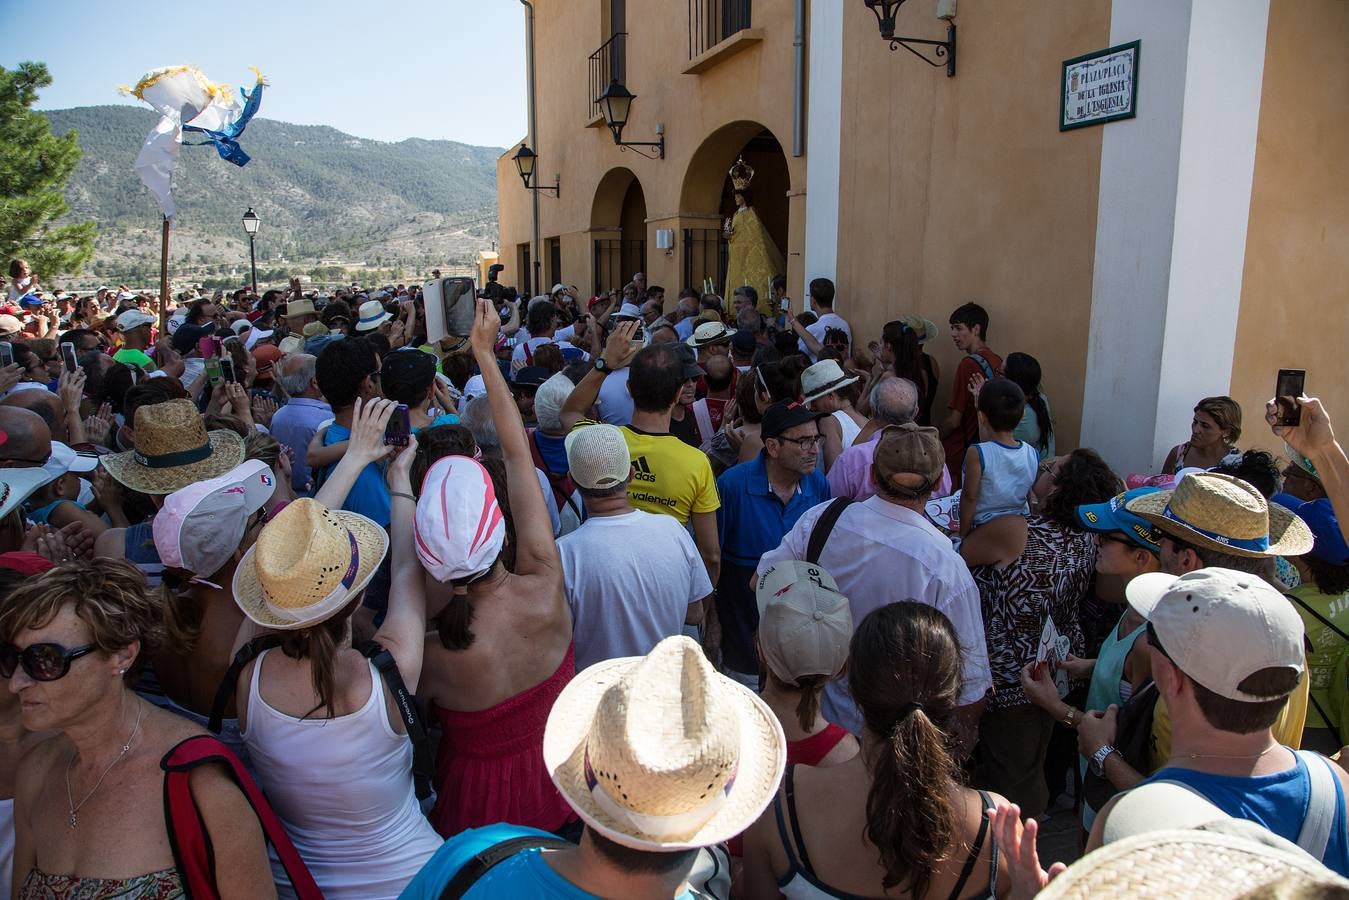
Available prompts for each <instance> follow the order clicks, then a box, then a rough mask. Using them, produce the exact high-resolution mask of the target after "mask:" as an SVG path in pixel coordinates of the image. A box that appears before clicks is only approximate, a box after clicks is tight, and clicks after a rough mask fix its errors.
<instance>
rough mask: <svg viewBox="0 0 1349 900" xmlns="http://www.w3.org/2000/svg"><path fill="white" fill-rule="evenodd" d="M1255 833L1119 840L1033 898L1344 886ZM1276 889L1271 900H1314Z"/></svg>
mask: <svg viewBox="0 0 1349 900" xmlns="http://www.w3.org/2000/svg"><path fill="white" fill-rule="evenodd" d="M1261 832H1264V829H1263V828H1261V827H1260V826H1259V825H1256V824H1255V823H1253V822H1246V821H1232V822H1213V823H1210V824H1209V825H1207V826H1205V829H1204V830H1202V831H1201V830H1197V829H1170V830H1166V831H1152V832H1148V833H1147V834H1139V835H1135V836H1133V837H1128V838H1124V839H1123V840H1120V841H1115V842H1114V843H1111V844H1106V845H1105V846H1103V847H1100V848H1099V849H1097V850H1094V851H1092V852H1091V853H1088V854H1087V855H1086V856H1084V857H1082V858H1081V859H1079V860H1078V861H1077V862H1075V863H1073V864H1072V865H1071V866H1069V867H1068V869H1067V870H1066V871H1064V872H1063V873H1062V874H1060V875H1059V876H1058V877H1056V878H1055V879H1054V880H1053V881H1051V882H1050V883H1049V884H1048V885H1047V886H1046V887H1045V888H1044V889H1043V890H1041V891H1040V893H1039V894H1037V895H1036V896H1037V897H1040V898H1044V900H1068V898H1082V900H1088V898H1090V900H1095V898H1098V897H1129V898H1133V900H1149V898H1158V900H1161V898H1167V900H1170V898H1172V897H1186V898H1195V900H1228V898H1236V897H1243V896H1247V895H1248V894H1250V893H1251V892H1252V891H1254V890H1256V889H1257V888H1261V887H1265V886H1267V885H1271V884H1275V883H1277V886H1278V887H1279V888H1281V889H1282V891H1287V890H1288V889H1289V888H1294V887H1298V886H1301V887H1304V888H1305V887H1317V886H1329V887H1332V888H1338V889H1340V890H1344V889H1345V888H1349V881H1346V880H1345V879H1343V878H1341V877H1340V876H1338V875H1336V874H1335V873H1334V872H1332V871H1331V870H1330V869H1327V868H1326V867H1325V866H1323V865H1322V864H1321V863H1320V862H1318V861H1317V860H1315V859H1313V858H1312V857H1311V856H1310V855H1309V854H1307V853H1305V852H1303V851H1301V850H1297V849H1296V848H1295V849H1292V850H1289V849H1286V846H1272V845H1271V842H1269V841H1267V840H1265V839H1264V836H1263V835H1262V834H1261ZM1266 834H1267V832H1266ZM1284 843H1285V845H1286V842H1284ZM1282 891H1281V892H1280V893H1279V894H1277V896H1319V894H1316V893H1314V892H1313V893H1306V894H1297V893H1291V894H1290V893H1283V892H1282ZM1270 896H1276V895H1273V894H1271V895H1270Z"/></svg>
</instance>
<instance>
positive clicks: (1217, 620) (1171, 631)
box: [1124, 567, 1306, 703]
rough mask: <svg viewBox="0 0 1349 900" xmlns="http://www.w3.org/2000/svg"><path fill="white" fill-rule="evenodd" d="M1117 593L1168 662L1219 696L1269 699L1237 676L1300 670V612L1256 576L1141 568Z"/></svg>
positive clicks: (1213, 570)
mask: <svg viewBox="0 0 1349 900" xmlns="http://www.w3.org/2000/svg"><path fill="white" fill-rule="evenodd" d="M1124 593H1125V596H1126V597H1127V598H1128V600H1129V605H1130V606H1132V607H1133V608H1134V609H1135V610H1136V611H1137V612H1138V613H1139V614H1140V615H1142V616H1143V618H1145V619H1147V620H1148V622H1149V624H1151V625H1152V629H1153V631H1155V632H1156V634H1157V640H1158V642H1160V643H1161V645H1162V648H1163V649H1164V650H1165V652H1166V655H1167V656H1168V657H1170V659H1171V661H1172V662H1174V663H1175V664H1176V665H1177V666H1178V667H1179V668H1180V670H1181V671H1182V672H1184V673H1185V674H1186V675H1188V676H1189V677H1190V678H1192V679H1194V681H1196V682H1197V683H1199V684H1202V685H1203V686H1204V687H1206V688H1208V689H1209V690H1210V691H1213V692H1214V693H1215V694H1217V695H1218V696H1220V697H1226V698H1227V699H1229V700H1240V701H1242V702H1244V703H1259V702H1262V701H1265V700H1272V699H1274V697H1272V696H1271V697H1262V696H1259V695H1256V694H1250V693H1247V692H1246V691H1243V690H1242V689H1241V688H1240V684H1241V682H1242V681H1244V680H1245V679H1246V678H1247V677H1248V676H1250V675H1251V674H1253V673H1255V672H1258V671H1260V670H1261V669H1270V668H1289V669H1294V670H1296V671H1297V672H1298V674H1299V675H1301V674H1303V673H1305V671H1306V666H1305V660H1304V657H1303V647H1304V644H1303V636H1304V632H1305V629H1304V627H1303V625H1302V618H1301V617H1300V616H1299V615H1298V613H1297V610H1295V609H1294V608H1293V604H1291V603H1289V602H1288V600H1287V598H1286V597H1284V596H1283V594H1280V593H1279V592H1278V591H1276V590H1275V589H1274V588H1273V587H1271V586H1270V584H1269V583H1268V582H1266V581H1265V580H1264V579H1263V578H1261V577H1259V576H1258V575H1247V574H1245V573H1244V572H1237V571H1235V570H1233V569H1222V568H1218V567H1212V568H1208V569H1197V570H1195V571H1193V572H1189V573H1187V574H1185V575H1182V576H1180V577H1179V578H1177V577H1175V576H1174V575H1168V574H1166V573H1165V572H1149V573H1147V574H1145V575H1139V576H1137V577H1136V578H1134V579H1133V580H1132V581H1130V582H1129V583H1128V585H1126V586H1125V589H1124ZM1291 692H1292V689H1291V688H1290V690H1289V691H1287V692H1285V693H1291ZM1275 696H1283V694H1279V695H1275Z"/></svg>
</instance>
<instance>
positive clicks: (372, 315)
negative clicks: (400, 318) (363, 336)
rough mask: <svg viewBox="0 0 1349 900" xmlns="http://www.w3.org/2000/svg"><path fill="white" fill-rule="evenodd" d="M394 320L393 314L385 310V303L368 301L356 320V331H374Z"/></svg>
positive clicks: (363, 304) (363, 305)
mask: <svg viewBox="0 0 1349 900" xmlns="http://www.w3.org/2000/svg"><path fill="white" fill-rule="evenodd" d="M392 318H393V314H392V313H390V312H389V311H388V310H387V309H385V308H384V304H383V303H381V302H379V301H378V300H367V301H365V302H364V303H362V304H361V311H360V313H359V317H358V318H357V319H356V330H357V331H374V330H375V329H376V328H378V327H379V326H381V325H383V324H384V323H385V322H387V321H389V320H390V319H392Z"/></svg>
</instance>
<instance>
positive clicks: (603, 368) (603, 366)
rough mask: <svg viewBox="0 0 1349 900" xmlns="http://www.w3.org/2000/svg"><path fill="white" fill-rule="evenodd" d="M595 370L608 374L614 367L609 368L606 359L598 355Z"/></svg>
mask: <svg viewBox="0 0 1349 900" xmlns="http://www.w3.org/2000/svg"><path fill="white" fill-rule="evenodd" d="M595 371H596V372H599V373H601V374H603V375H608V374H609V373H610V372H612V371H613V369H611V368H609V364H608V363H607V362H605V361H604V357H603V356H597V357H595Z"/></svg>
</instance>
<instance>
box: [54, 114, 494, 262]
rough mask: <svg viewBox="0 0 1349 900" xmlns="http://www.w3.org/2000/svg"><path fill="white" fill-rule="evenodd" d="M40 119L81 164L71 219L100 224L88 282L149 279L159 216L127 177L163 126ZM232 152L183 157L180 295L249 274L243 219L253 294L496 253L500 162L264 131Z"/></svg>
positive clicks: (152, 117)
mask: <svg viewBox="0 0 1349 900" xmlns="http://www.w3.org/2000/svg"><path fill="white" fill-rule="evenodd" d="M44 114H45V115H46V116H47V118H48V120H49V121H50V123H51V128H52V131H53V132H54V133H56V134H64V133H66V132H67V131H69V130H71V129H75V130H77V132H78V134H79V144H80V149H81V150H82V151H83V152H84V158H83V160H82V161H81V162H80V165H79V167H78V168H77V169H76V171H75V173H74V175H72V176H71V179H70V181H69V183H68V184H67V188H66V197H67V200H68V201H69V203H70V210H71V211H70V218H71V219H74V220H87V219H93V220H94V221H96V222H97V223H98V228H99V241H98V246H97V250H96V252H95V257H94V261H93V263H92V265H91V266H88V267H86V270H85V271H86V276H87V279H88V280H102V281H129V280H137V279H139V280H142V281H143V280H146V279H147V278H149V276H151V275H152V274H153V275H154V276H155V277H156V278H157V273H158V267H159V250H160V243H159V223H160V214H159V207H158V205H157V204H156V203H155V200H154V197H153V196H152V195H151V194H150V192H149V191H148V190H146V188H145V186H144V185H143V184H141V182H140V179H139V178H138V177H137V176H136V174H135V172H134V171H133V170H132V164H133V162H134V161H135V158H136V154H137V153H138V152H139V151H140V147H141V144H142V143H143V142H144V140H145V136H146V134H147V133H148V132H149V131H150V129H151V128H152V127H153V126H154V124H155V122H156V121H157V119H158V116H157V115H156V114H155V113H153V112H151V111H150V110H148V109H143V108H140V107H135V106H84V107H76V108H74V109H61V110H49V111H46V112H45V113H44ZM188 139H189V140H190V139H191V138H190V136H189V138H188ZM240 144H241V145H242V146H243V148H244V150H245V151H247V153H248V154H249V155H250V156H251V157H252V160H251V161H250V162H249V163H248V165H246V166H243V167H238V166H234V165H231V164H229V163H226V162H225V161H223V160H221V159H219V158H218V157H217V156H216V152H215V149H214V148H213V147H210V146H205V147H189V146H184V147H183V150H182V154H181V157H180V160H179V164H178V169H177V173H176V175H175V177H174V201H175V203H176V204H177V207H178V215H177V217H176V219H175V223H174V229H173V232H172V237H171V249H170V259H171V273H172V275H173V277H174V279H175V281H177V280H179V279H183V278H187V279H192V278H194V277H195V278H196V280H203V281H204V280H207V279H209V278H210V277H211V276H217V277H221V276H226V275H228V276H235V275H237V273H238V271H239V270H242V271H243V272H244V273H246V272H247V269H248V240H247V237H246V235H245V234H244V231H243V226H242V224H241V218H242V216H243V213H244V210H245V209H247V208H249V207H252V208H253V210H254V211H255V212H256V214H257V215H258V216H259V218H260V219H261V221H262V224H261V227H260V229H259V231H258V234H257V238H256V249H257V255H258V269H259V278H260V280H261V279H262V277H263V273H264V272H265V271H268V270H271V269H278V270H280V269H284V270H287V271H293V270H302V271H308V272H314V271H316V270H320V269H326V270H329V274H332V275H333V276H334V277H337V271H338V270H339V269H342V268H346V269H349V270H352V272H353V274H354V273H359V272H360V270H371V269H384V270H388V272H389V274H390V277H394V273H396V272H398V271H400V270H406V271H407V272H408V274H409V275H412V274H414V273H416V272H420V271H423V270H425V269H429V268H430V267H432V266H439V267H441V268H455V267H456V264H461V265H462V264H468V263H469V262H471V260H472V259H473V256H474V253H475V252H476V251H477V250H480V249H489V248H490V247H491V246H492V242H493V241H494V240H495V239H496V233H497V227H496V159H497V157H498V156H499V155H500V154H501V152H502V151H501V150H500V149H499V148H493V147H475V146H471V145H468V144H460V143H456V142H454V141H431V140H421V139H418V138H410V139H408V140H403V141H398V142H396V143H388V142H382V141H374V140H368V139H365V138H359V137H355V136H353V135H350V134H346V133H344V132H341V131H338V130H337V129H335V128H329V127H327V126H323V125H292V124H290V123H287V122H277V121H273V120H269V119H261V118H258V119H254V120H253V121H252V122H251V123H249V125H248V129H247V130H246V131H245V132H244V134H243V135H242V136H241V138H240ZM320 274H321V273H320ZM341 277H342V280H345V277H346V275H345V274H344V275H343V276H341ZM236 280H237V279H236Z"/></svg>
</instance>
